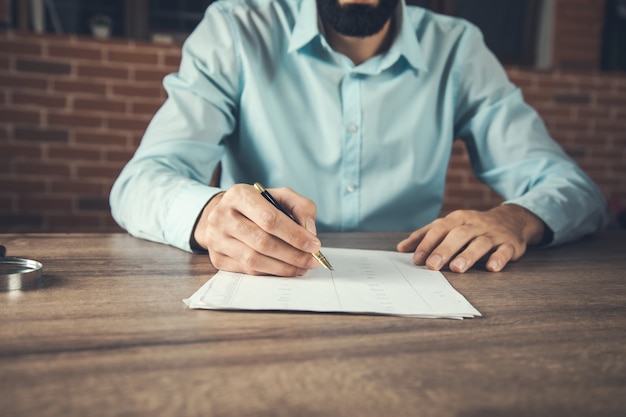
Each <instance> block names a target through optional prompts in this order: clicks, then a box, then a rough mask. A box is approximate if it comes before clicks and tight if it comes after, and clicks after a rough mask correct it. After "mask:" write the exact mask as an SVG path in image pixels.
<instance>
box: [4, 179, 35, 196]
mask: <svg viewBox="0 0 626 417" xmlns="http://www.w3.org/2000/svg"><path fill="white" fill-rule="evenodd" d="M0 190H2V191H3V192H14V193H19V194H28V193H42V192H44V191H45V190H46V184H45V182H44V181H43V180H41V179H24V178H11V179H2V178H0Z"/></svg>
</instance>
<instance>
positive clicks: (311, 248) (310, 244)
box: [304, 240, 322, 252]
mask: <svg viewBox="0 0 626 417" xmlns="http://www.w3.org/2000/svg"><path fill="white" fill-rule="evenodd" d="M321 247H322V244H321V243H320V241H319V240H309V241H307V242H306V243H305V244H304V250H305V251H306V252H317V251H318V250H320V248H321Z"/></svg>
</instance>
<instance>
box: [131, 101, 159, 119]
mask: <svg viewBox="0 0 626 417" xmlns="http://www.w3.org/2000/svg"><path fill="white" fill-rule="evenodd" d="M162 105H163V102H162V101H161V100H156V101H153V102H149V103H148V102H143V103H138V102H135V103H131V105H130V111H131V113H134V114H143V115H149V116H153V115H154V114H155V113H156V112H157V110H158V109H159V108H160V107H161V106H162Z"/></svg>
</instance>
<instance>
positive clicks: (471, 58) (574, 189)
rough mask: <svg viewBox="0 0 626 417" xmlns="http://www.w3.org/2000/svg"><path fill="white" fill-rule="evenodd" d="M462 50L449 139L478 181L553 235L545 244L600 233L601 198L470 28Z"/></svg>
mask: <svg viewBox="0 0 626 417" xmlns="http://www.w3.org/2000/svg"><path fill="white" fill-rule="evenodd" d="M460 48H461V49H460V51H461V53H460V59H459V61H458V62H457V67H456V74H455V76H456V78H457V80H458V85H457V97H456V106H457V108H456V114H457V117H456V119H455V133H456V135H457V137H459V138H460V139H461V140H463V141H464V142H465V144H466V146H467V149H468V153H469V155H470V159H471V163H472V169H473V171H474V173H475V174H476V176H477V178H478V179H479V180H480V181H482V182H483V183H485V184H486V185H488V186H489V187H491V188H492V189H494V190H495V191H496V192H498V193H499V194H500V195H501V196H502V197H503V198H504V200H505V201H504V203H505V204H507V203H514V204H518V205H520V206H522V207H525V208H526V209H528V210H530V211H531V212H532V213H534V214H535V215H536V216H538V217H539V218H540V219H541V220H543V222H544V223H545V224H546V225H547V226H548V227H549V228H550V229H551V230H552V232H553V239H552V241H551V242H550V244H551V245H557V244H560V243H564V242H567V241H571V240H574V239H577V238H580V237H582V236H583V235H586V234H589V233H594V232H596V231H598V230H599V229H600V228H602V227H604V226H605V225H606V223H607V219H608V216H607V213H608V212H607V204H606V199H605V197H604V195H603V194H602V192H601V191H600V190H599V189H598V187H597V186H596V185H595V184H594V183H593V181H592V180H591V179H590V178H589V177H588V176H587V175H586V174H585V173H584V172H583V171H582V170H581V169H580V168H579V167H578V166H577V164H576V163H575V162H574V161H573V160H572V159H571V158H569V157H568V156H567V155H566V154H565V152H564V151H563V149H562V148H561V147H560V146H559V145H558V144H557V143H556V142H555V141H554V140H553V139H552V138H551V137H550V135H549V133H548V131H547V129H546V127H545V125H544V123H543V121H542V120H541V118H540V117H539V115H538V114H537V112H536V111H535V110H534V109H532V108H531V107H530V106H529V105H527V104H526V103H525V102H524V99H523V96H522V94H521V91H520V90H519V88H517V87H516V86H514V85H513V84H512V83H511V82H510V81H509V80H508V78H507V75H506V72H505V70H504V68H503V67H502V66H501V65H500V63H499V62H498V61H497V59H496V58H495V57H494V55H493V54H492V53H491V52H490V51H489V49H488V48H487V46H486V45H485V44H484V41H483V38H482V35H481V33H480V32H479V31H478V29H476V28H475V27H473V26H471V25H468V30H467V32H466V33H465V36H464V38H463V40H462V41H461V44H460Z"/></svg>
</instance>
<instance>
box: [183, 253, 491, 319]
mask: <svg viewBox="0 0 626 417" xmlns="http://www.w3.org/2000/svg"><path fill="white" fill-rule="evenodd" d="M324 255H326V258H327V259H328V260H329V261H330V262H331V263H332V265H333V267H334V268H335V270H334V271H329V270H327V269H324V268H321V267H320V268H317V269H313V270H310V271H309V272H308V273H307V274H306V275H305V276H303V277H289V278H282V277H274V276H251V275H246V274H239V273H232V272H224V271H218V272H217V274H215V276H213V277H212V278H211V279H209V280H208V281H207V282H206V283H205V284H204V285H203V286H202V287H201V288H200V289H199V290H198V291H196V292H195V293H194V294H193V295H192V296H191V297H189V298H188V299H185V300H183V301H184V302H185V303H186V304H187V305H188V306H189V308H194V309H195V308H197V309H211V310H273V311H284V310H292V311H309V312H329V313H330V312H333V313H335V312H338V313H355V314H386V315H399V316H409V317H425V318H454V319H462V318H465V317H476V316H480V315H481V314H480V312H479V311H478V310H476V309H475V308H474V307H473V306H472V305H471V304H470V303H469V302H468V301H467V300H466V299H465V298H464V297H463V296H462V295H461V294H460V293H459V292H457V291H456V290H455V289H454V288H453V287H452V286H451V285H450V283H449V282H448V280H447V279H446V278H445V277H444V276H443V274H441V273H440V272H437V271H430V270H428V269H426V268H424V267H420V266H415V265H414V264H413V262H412V254H410V253H398V252H390V251H375V250H361V249H339V248H324Z"/></svg>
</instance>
